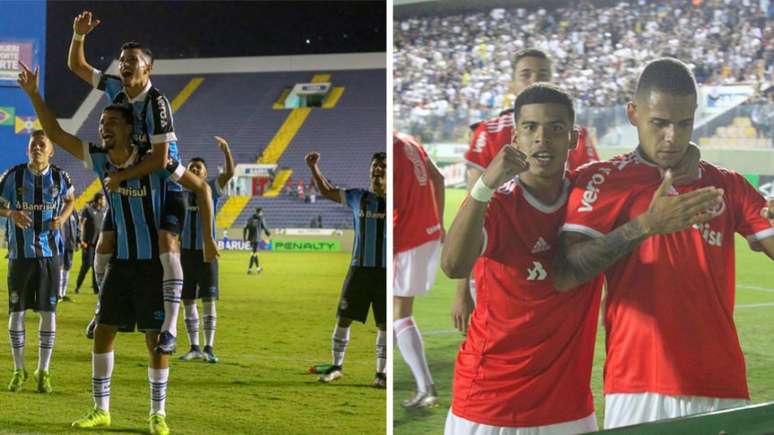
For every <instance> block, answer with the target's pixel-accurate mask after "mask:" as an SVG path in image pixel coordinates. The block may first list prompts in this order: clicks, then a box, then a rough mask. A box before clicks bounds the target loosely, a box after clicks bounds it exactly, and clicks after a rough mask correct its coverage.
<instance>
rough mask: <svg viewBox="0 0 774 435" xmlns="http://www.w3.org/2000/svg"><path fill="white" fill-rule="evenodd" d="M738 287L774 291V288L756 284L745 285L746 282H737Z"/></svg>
mask: <svg viewBox="0 0 774 435" xmlns="http://www.w3.org/2000/svg"><path fill="white" fill-rule="evenodd" d="M736 287H737V288H743V289H747V290H758V291H761V292H771V293H774V288H766V287H758V286H754V285H745V284H737V285H736Z"/></svg>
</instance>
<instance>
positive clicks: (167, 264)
mask: <svg viewBox="0 0 774 435" xmlns="http://www.w3.org/2000/svg"><path fill="white" fill-rule="evenodd" d="M159 259H160V260H161V267H162V268H163V269H164V279H163V281H162V288H163V289H164V323H163V324H162V325H161V330H162V331H169V332H170V333H171V334H172V335H174V336H177V313H178V311H180V295H181V294H182V293H183V266H181V265H180V253H179V252H165V253H163V254H161V255H159Z"/></svg>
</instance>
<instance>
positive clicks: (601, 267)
mask: <svg viewBox="0 0 774 435" xmlns="http://www.w3.org/2000/svg"><path fill="white" fill-rule="evenodd" d="M672 182H673V178H672V172H671V171H667V172H666V174H665V176H664V180H663V181H662V182H661V185H660V186H659V188H658V189H657V190H656V192H655V193H654V194H653V199H652V200H651V203H650V206H649V207H648V210H647V211H645V213H643V214H641V215H639V216H637V217H636V218H635V219H633V220H631V221H629V222H627V223H626V224H624V225H621V226H619V227H618V228H616V229H615V230H613V231H611V232H609V233H608V234H606V235H604V236H600V237H596V238H592V237H589V236H587V235H584V234H579V233H567V232H565V233H563V234H562V236H561V237H560V245H561V247H560V249H559V252H557V253H556V255H555V256H554V262H553V268H552V269H553V271H554V272H553V278H554V286H555V287H556V288H557V290H559V291H567V290H570V289H572V288H575V287H577V286H578V285H580V284H583V283H584V282H586V281H588V280H590V279H592V278H593V277H595V276H597V275H598V274H599V273H601V272H603V271H605V270H606V269H607V268H608V267H610V266H612V265H613V264H614V263H616V262H617V261H618V260H620V259H621V258H622V257H623V256H625V255H626V254H628V253H629V252H631V251H632V250H633V249H634V248H635V247H637V246H638V245H639V244H640V243H641V242H642V241H643V240H645V239H646V238H648V237H650V236H652V235H656V234H670V233H673V232H677V231H682V230H685V229H687V228H690V227H691V226H692V225H694V224H701V223H704V222H707V221H709V220H710V219H712V218H714V217H715V216H716V215H715V214H710V213H707V212H706V210H710V209H712V208H713V207H714V206H716V205H719V204H720V201H722V197H723V190H722V189H717V188H714V187H705V188H702V189H698V190H694V191H692V192H688V193H684V194H682V195H669V194H668V192H669V188H670V187H671V186H672Z"/></svg>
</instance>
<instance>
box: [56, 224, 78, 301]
mask: <svg viewBox="0 0 774 435" xmlns="http://www.w3.org/2000/svg"><path fill="white" fill-rule="evenodd" d="M78 220H79V215H78V211H77V210H73V212H72V213H71V214H70V217H69V218H67V221H65V223H64V225H63V226H62V242H63V243H64V253H63V254H62V269H61V273H62V278H61V279H60V280H59V300H61V301H65V302H73V300H72V299H71V298H70V296H67V285H68V284H69V282H70V270H72V268H73V256H74V255H75V251H77V250H78V249H79V248H80V246H81V227H80V225H78Z"/></svg>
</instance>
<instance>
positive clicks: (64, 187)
mask: <svg viewBox="0 0 774 435" xmlns="http://www.w3.org/2000/svg"><path fill="white" fill-rule="evenodd" d="M60 171H61V170H60ZM61 174H62V180H61V181H60V184H61V185H60V186H59V191H60V192H61V193H60V195H62V198H67V197H68V196H72V195H75V187H73V182H72V179H70V174H68V173H67V172H66V171H61Z"/></svg>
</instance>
